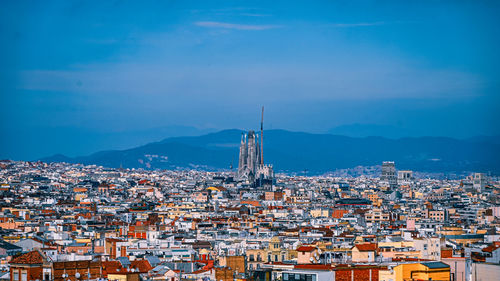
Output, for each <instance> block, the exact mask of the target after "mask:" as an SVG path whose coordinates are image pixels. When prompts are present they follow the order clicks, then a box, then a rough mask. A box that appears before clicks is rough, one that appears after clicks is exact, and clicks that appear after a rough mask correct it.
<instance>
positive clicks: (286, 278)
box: [283, 273, 288, 281]
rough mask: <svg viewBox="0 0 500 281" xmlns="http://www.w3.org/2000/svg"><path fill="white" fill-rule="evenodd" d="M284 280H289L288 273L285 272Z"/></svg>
mask: <svg viewBox="0 0 500 281" xmlns="http://www.w3.org/2000/svg"><path fill="white" fill-rule="evenodd" d="M283 280H284V281H288V273H283Z"/></svg>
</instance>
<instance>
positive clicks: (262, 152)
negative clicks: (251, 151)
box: [260, 106, 264, 165]
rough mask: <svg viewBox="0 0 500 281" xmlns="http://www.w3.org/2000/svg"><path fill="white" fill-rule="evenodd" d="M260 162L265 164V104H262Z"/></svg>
mask: <svg viewBox="0 0 500 281" xmlns="http://www.w3.org/2000/svg"><path fill="white" fill-rule="evenodd" d="M260 164H261V165H264V106H262V117H261V119H260Z"/></svg>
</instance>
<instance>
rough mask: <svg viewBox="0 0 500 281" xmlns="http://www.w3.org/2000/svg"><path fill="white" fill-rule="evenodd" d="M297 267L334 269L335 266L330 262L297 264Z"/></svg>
mask: <svg viewBox="0 0 500 281" xmlns="http://www.w3.org/2000/svg"><path fill="white" fill-rule="evenodd" d="M294 267H295V269H309V270H332V269H333V267H332V266H331V265H329V264H297V265H295V266H294Z"/></svg>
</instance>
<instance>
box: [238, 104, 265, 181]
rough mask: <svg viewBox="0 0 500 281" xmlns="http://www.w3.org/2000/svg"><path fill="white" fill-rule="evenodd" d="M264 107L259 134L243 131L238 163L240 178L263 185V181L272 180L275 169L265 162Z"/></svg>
mask: <svg viewBox="0 0 500 281" xmlns="http://www.w3.org/2000/svg"><path fill="white" fill-rule="evenodd" d="M263 121H264V107H262V121H261V123H260V141H259V140H258V139H259V135H258V134H256V133H255V132H254V131H252V130H250V131H248V133H243V134H242V136H241V143H240V155H239V163H238V179H239V180H244V181H249V182H250V183H253V184H257V185H259V184H260V185H262V183H263V182H268V181H272V179H273V177H274V171H273V166H272V165H266V164H264V152H263V151H264V142H263V140H264V138H263V136H264V122H263Z"/></svg>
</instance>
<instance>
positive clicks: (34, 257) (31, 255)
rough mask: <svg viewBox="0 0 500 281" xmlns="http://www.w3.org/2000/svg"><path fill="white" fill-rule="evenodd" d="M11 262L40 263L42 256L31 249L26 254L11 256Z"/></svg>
mask: <svg viewBox="0 0 500 281" xmlns="http://www.w3.org/2000/svg"><path fill="white" fill-rule="evenodd" d="M10 263H11V264H13V263H15V264H42V263H43V256H42V254H41V253H40V252H39V251H36V250H35V251H31V252H28V253H26V254H23V255H20V256H18V257H15V258H13V259H12V260H11V261H10Z"/></svg>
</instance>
